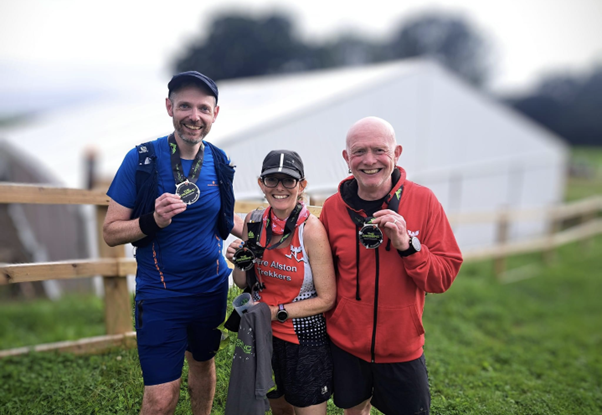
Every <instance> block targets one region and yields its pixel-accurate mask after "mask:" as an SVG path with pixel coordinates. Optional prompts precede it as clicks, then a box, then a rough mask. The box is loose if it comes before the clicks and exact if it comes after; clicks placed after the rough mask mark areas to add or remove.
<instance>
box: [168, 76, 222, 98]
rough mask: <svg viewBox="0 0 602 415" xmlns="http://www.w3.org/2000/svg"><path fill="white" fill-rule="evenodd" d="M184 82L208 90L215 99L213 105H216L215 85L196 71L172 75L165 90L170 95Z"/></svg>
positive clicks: (211, 80)
mask: <svg viewBox="0 0 602 415" xmlns="http://www.w3.org/2000/svg"><path fill="white" fill-rule="evenodd" d="M186 82H194V83H195V84H200V85H201V86H203V87H206V88H208V89H209V92H211V95H213V96H214V97H215V103H216V104H217V96H218V93H217V85H215V82H213V79H211V78H209V77H208V76H206V75H203V74H202V73H200V72H197V71H187V72H182V73H179V74H176V75H174V76H173V78H171V81H169V83H168V84H167V88H168V89H169V92H170V93H171V92H173V91H177V90H178V89H179V88H180V87H181V86H182V84H184V83H186Z"/></svg>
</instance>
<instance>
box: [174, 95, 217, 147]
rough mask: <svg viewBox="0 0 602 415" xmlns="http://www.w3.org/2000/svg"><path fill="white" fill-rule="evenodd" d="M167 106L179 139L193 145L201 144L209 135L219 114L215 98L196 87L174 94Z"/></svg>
mask: <svg viewBox="0 0 602 415" xmlns="http://www.w3.org/2000/svg"><path fill="white" fill-rule="evenodd" d="M165 106H166V107H167V113H168V114H169V116H170V117H172V118H173V126H174V129H175V131H176V136H177V138H179V139H180V140H182V141H183V142H185V143H188V144H192V145H195V144H199V143H200V142H201V141H203V139H204V138H205V136H207V134H209V131H211V125H213V123H214V122H215V119H216V118H217V114H218V113H219V106H216V104H215V97H214V96H213V95H210V94H208V93H207V92H205V91H204V90H202V89H200V88H198V87H196V86H194V85H190V86H185V87H183V88H181V89H179V90H177V91H175V92H172V93H171V95H170V97H169V98H167V99H166V101H165Z"/></svg>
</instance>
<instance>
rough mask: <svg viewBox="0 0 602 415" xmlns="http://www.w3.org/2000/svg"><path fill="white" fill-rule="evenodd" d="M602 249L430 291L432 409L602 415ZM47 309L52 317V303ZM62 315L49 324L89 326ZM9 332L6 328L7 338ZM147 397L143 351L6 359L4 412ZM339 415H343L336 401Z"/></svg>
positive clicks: (2, 365)
mask: <svg viewBox="0 0 602 415" xmlns="http://www.w3.org/2000/svg"><path fill="white" fill-rule="evenodd" d="M600 252H602V237H598V238H596V239H595V243H594V245H593V246H592V247H591V248H590V249H583V247H582V246H581V245H580V244H571V245H568V246H566V247H563V248H561V249H560V250H559V252H558V258H557V262H556V263H555V264H554V266H550V267H546V266H544V265H543V264H542V263H541V262H540V261H539V257H538V256H537V255H524V256H520V257H514V258H511V259H510V260H509V267H510V268H515V269H517V268H518V269H522V268H523V267H525V266H527V268H524V270H525V275H524V276H526V277H529V278H526V279H523V280H520V281H517V282H513V283H503V282H500V281H498V280H496V278H495V277H494V276H493V273H492V264H491V262H489V261H486V262H481V263H470V264H465V266H464V267H463V268H462V270H461V272H460V275H459V276H458V278H457V280H456V282H455V283H454V285H453V286H452V287H451V289H450V290H449V291H448V292H447V293H445V294H438V295H428V296H427V301H426V306H425V314H424V323H425V328H426V347H425V354H426V358H427V364H428V368H429V376H430V382H431V393H432V397H433V402H432V413H433V414H445V415H451V414H529V415H531V414H534V415H535V414H576V413H579V414H599V413H602V301H600V298H599V297H600V293H602V256H601V255H599V253H600ZM237 293H238V291H237V290H235V291H233V292H232V293H231V296H234V295H236V294H237ZM70 301H71V303H72V304H71V305H72V306H74V307H76V308H77V307H79V308H77V310H78V311H76V312H74V313H72V314H84V313H83V312H82V311H81V310H83V309H85V308H86V307H87V306H89V305H90V300H89V299H83V300H82V304H80V305H79V306H77V305H76V303H77V302H76V301H75V300H70ZM60 303H61V302H58V303H56V305H57V306H58V305H59V304H60ZM32 304H33V303H27V304H26V307H25V308H32V307H31V306H32ZM16 307H17V306H16V305H15V304H9V305H2V306H0V321H5V320H6V319H7V318H6V316H7V314H6V310H7V309H9V310H10V313H11V314H10V315H11V316H12V317H14V315H15V313H16V311H15V308H16ZM94 307H97V306H94ZM59 308H60V307H59ZM40 310H43V313H44V314H52V312H51V311H49V310H48V306H45V307H42V308H40ZM95 313H97V314H98V315H100V314H101V313H99V312H98V311H95ZM33 314H34V313H31V315H30V318H31V319H33V320H36V319H37V317H34V316H33ZM40 318H43V317H42V316H40ZM50 320H51V321H49V322H47V323H46V324H47V326H48V327H47V328H48V329H52V328H53V326H55V325H61V326H63V325H67V324H76V325H77V323H72V322H70V323H66V322H65V320H62V319H59V318H55V319H54V320H55V321H54V323H53V322H52V320H53V319H52V318H51V319H50ZM22 321H24V322H26V321H27V319H26V318H23V319H22ZM30 326H31V327H35V325H31V324H30ZM73 330H74V331H75V332H77V331H78V330H80V329H73ZM23 333H25V331H24V330H23ZM6 336H7V332H6V331H5V330H2V332H0V337H2V338H3V337H6ZM9 336H12V334H9ZM32 336H33V334H32ZM1 341H2V342H3V343H2V344H7V342H6V341H5V340H4V339H2V340H1ZM231 356H232V346H231V345H227V346H226V348H225V349H224V350H222V351H221V352H220V353H219V354H218V358H217V366H218V381H217V382H218V384H217V394H216V398H215V402H214V413H216V414H221V413H223V409H224V405H225V400H226V393H227V388H228V379H229V365H230V359H231ZM186 374H187V368H186V367H185V368H184V381H183V382H182V388H181V397H180V402H179V404H178V408H177V411H176V413H177V414H189V413H190V403H189V398H188V392H187V390H186V381H185V378H186ZM142 391H143V384H142V378H141V372H140V367H139V364H138V360H137V354H136V351H135V350H119V349H118V350H114V351H112V352H110V353H106V354H103V355H97V356H72V355H68V354H62V355H60V354H54V353H44V354H41V353H40V354H35V353H34V354H30V355H27V356H22V357H14V358H8V359H3V360H0V414H80V413H85V414H130V413H136V412H137V411H138V410H139V408H140V404H141V398H142ZM328 413H329V414H342V411H341V410H338V409H337V408H335V407H334V406H333V405H332V402H330V403H329V411H328ZM373 413H377V412H376V411H374V412H373Z"/></svg>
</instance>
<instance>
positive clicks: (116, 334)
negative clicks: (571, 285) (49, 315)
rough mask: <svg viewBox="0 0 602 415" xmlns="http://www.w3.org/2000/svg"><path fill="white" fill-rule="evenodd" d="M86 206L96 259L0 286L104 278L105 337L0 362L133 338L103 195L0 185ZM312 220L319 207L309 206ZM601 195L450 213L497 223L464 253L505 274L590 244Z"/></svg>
mask: <svg viewBox="0 0 602 415" xmlns="http://www.w3.org/2000/svg"><path fill="white" fill-rule="evenodd" d="M3 203H4V204H7V203H24V204H89V205H95V206H96V221H97V229H98V234H99V238H98V247H99V253H100V257H101V258H100V259H86V260H71V261H58V262H46V263H35V264H0V285H6V284H15V283H22V282H31V281H46V280H64V279H72V278H86V277H93V276H102V277H103V281H104V289H105V325H106V331H107V335H106V336H100V337H96V338H90V339H82V340H78V341H75V342H59V343H54V344H52V345H38V346H32V347H25V348H18V349H12V350H8V351H0V358H2V357H6V356H12V355H15V354H22V353H28V352H29V351H32V350H36V351H44V350H51V349H52V350H64V351H72V352H86V351H88V352H91V351H98V350H102V349H103V348H107V347H112V346H115V345H118V344H130V343H131V342H132V341H135V340H132V339H135V336H132V334H131V329H132V317H131V303H130V296H129V292H128V289H127V284H126V280H125V278H124V277H126V276H127V275H133V274H135V273H136V262H135V261H134V260H133V259H128V258H125V251H124V247H123V246H119V247H109V246H108V245H106V244H105V243H104V241H103V239H102V223H103V220H104V217H105V215H106V211H107V207H108V204H109V198H108V196H106V194H105V192H104V191H103V190H83V189H67V188H60V187H52V186H40V185H27V184H16V183H0V204H3ZM265 206H267V205H266V204H265V203H257V202H236V206H235V211H236V212H239V213H246V212H250V211H251V210H253V209H256V208H258V207H265ZM309 210H310V211H311V212H312V213H313V214H314V215H316V216H319V215H320V212H321V208H320V207H317V206H310V207H309ZM601 211H602V196H596V197H592V198H588V199H585V200H582V201H578V202H574V203H570V204H566V205H561V206H555V207H550V208H545V209H525V210H509V209H505V210H500V211H496V212H474V213H462V214H450V215H449V216H448V217H449V220H450V223H451V224H452V225H458V224H474V223H495V224H497V244H496V245H494V246H491V247H487V248H482V249H473V250H470V251H465V252H463V256H464V259H465V260H483V259H491V258H493V259H494V260H495V261H494V265H495V272H496V273H497V274H498V275H499V274H501V273H502V272H503V271H504V269H505V259H506V257H507V256H509V255H515V254H522V253H530V252H538V251H541V252H542V253H543V254H544V258H546V259H548V260H549V259H551V258H552V257H553V251H554V249H555V248H556V247H558V246H560V245H564V244H566V243H569V242H573V241H579V240H588V239H590V238H592V237H594V236H595V235H598V234H601V233H602V219H599V218H598V216H599V214H600V212H601ZM542 218H543V219H545V220H546V221H548V222H549V224H550V226H549V232H548V234H547V235H545V236H544V237H540V238H535V239H531V240H527V241H517V242H509V241H508V229H509V226H510V223H512V222H516V221H528V220H541V219H542ZM572 218H579V223H578V224H577V225H576V226H573V227H571V228H569V229H565V230H562V229H561V226H559V224H560V223H561V222H562V221H565V220H568V219H572ZM128 342H129V343H128Z"/></svg>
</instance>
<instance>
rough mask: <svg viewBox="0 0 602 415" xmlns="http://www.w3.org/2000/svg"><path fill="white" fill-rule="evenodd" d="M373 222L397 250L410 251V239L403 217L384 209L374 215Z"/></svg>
mask: <svg viewBox="0 0 602 415" xmlns="http://www.w3.org/2000/svg"><path fill="white" fill-rule="evenodd" d="M373 221H374V222H375V223H376V224H378V226H380V227H381V228H382V230H383V231H384V232H385V233H386V234H387V236H388V237H389V239H390V240H391V245H393V247H394V248H395V249H398V250H400V251H405V250H406V249H408V247H409V244H410V237H409V235H408V231H407V226H406V221H405V219H404V217H403V216H401V215H400V214H399V213H397V212H394V211H392V210H390V209H383V210H379V211H378V212H375V213H374V220H373Z"/></svg>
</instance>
